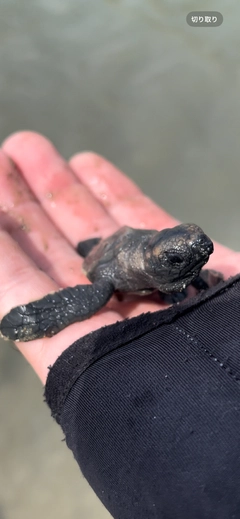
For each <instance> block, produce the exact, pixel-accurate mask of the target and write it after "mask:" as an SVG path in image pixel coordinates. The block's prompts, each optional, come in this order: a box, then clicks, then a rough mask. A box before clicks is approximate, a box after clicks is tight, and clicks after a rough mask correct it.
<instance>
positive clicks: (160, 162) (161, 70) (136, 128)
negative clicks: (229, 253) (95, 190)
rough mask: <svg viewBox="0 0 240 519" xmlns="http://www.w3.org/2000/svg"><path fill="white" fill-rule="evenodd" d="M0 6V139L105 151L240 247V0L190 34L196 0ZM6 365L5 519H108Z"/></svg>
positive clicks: (11, 358) (8, 354)
mask: <svg viewBox="0 0 240 519" xmlns="http://www.w3.org/2000/svg"><path fill="white" fill-rule="evenodd" d="M201 5H202V10H203V9H204V8H205V9H208V6H209V2H207V1H202V2H201ZM0 8H1V16H0V67H1V69H0V70H1V74H0V138H1V139H4V138H5V137H6V136H7V135H8V134H9V133H11V132H14V131H17V130H20V129H31V130H36V131H39V132H41V133H44V134H45V135H47V136H48V137H49V138H50V139H52V140H53V142H54V143H55V145H56V146H57V147H58V149H59V150H60V151H61V152H62V153H63V155H64V156H65V157H66V158H68V157H69V156H70V155H71V154H72V153H75V152H76V151H78V150H86V149H92V150H94V151H96V152H98V153H101V154H102V155H104V156H106V157H107V158H108V159H110V160H112V161H113V162H114V163H115V164H116V165H118V166H119V167H120V168H122V169H123V170H124V171H125V172H126V173H127V174H128V175H130V176H131V177H132V178H133V179H134V180H135V181H136V182H137V183H138V184H139V185H140V186H141V187H142V188H143V189H144V190H145V191H146V193H147V194H148V195H149V196H152V197H153V198H154V200H156V201H157V202H158V203H160V204H161V205H163V206H164V207H165V209H167V210H168V211H170V212H172V213H173V214H174V216H175V217H177V218H179V219H180V220H183V221H194V222H196V223H198V224H199V225H201V226H202V227H203V228H204V230H206V232H207V233H208V234H209V235H210V236H212V237H213V238H215V239H218V240H219V241H222V242H224V243H225V244H227V245H229V246H232V247H234V248H236V249H239V248H240V233H239V216H240V208H239V188H240V175H239V164H240V146H239V142H238V139H239V135H240V101H239V91H240V51H239V49H240V31H239V25H240V22H239V19H240V4H239V2H237V0H232V1H231V0H229V1H228V3H227V6H226V2H222V1H218V2H217V1H213V2H212V3H211V9H212V10H217V11H220V12H221V13H222V14H223V18H224V21H223V24H222V25H221V26H220V27H216V28H201V27H200V28H192V27H189V26H188V25H187V23H186V16H187V14H188V13H189V12H190V11H192V10H194V9H195V2H187V1H180V0H171V1H170V0H166V1H163V0H148V1H147V0H146V1H145V2H140V1H139V0H138V1H137V0H108V1H107V0H105V1H104V0H100V1H98V2H96V1H93V0H86V1H84V0H62V1H61V2H59V1H58V0H51V2H49V0H48V1H47V0H21V2H17V0H0ZM0 359H1V368H0V372H1V377H0V383H1V396H2V399H1V404H0V412H1V415H2V421H1V423H2V424H4V428H3V430H2V431H1V440H0V456H1V466H2V467H4V471H0V517H1V519H2V518H4V519H8V518H11V519H21V518H23V517H24V519H28V517H29V518H30V517H31V518H32V517H33V516H34V517H36V519H37V518H38V517H39V518H40V517H41V518H42V516H44V515H45V516H46V515H48V516H50V517H52V518H53V519H54V518H55V517H56V518H58V519H63V518H64V519H65V517H66V516H68V517H71V519H74V518H79V517H81V519H85V518H86V519H87V518H89V517H91V519H94V518H95V517H96V518H99V519H100V518H105V519H106V518H107V517H108V514H107V513H106V512H105V510H104V509H103V508H102V507H101V506H100V505H99V504H98V501H97V499H96V498H95V496H94V495H93V493H92V492H91V490H90V489H89V487H88V485H87V484H86V482H84V480H83V478H82V477H81V476H79V472H78V469H77V467H76V464H75V462H74V461H73V460H72V457H71V454H70V453H69V452H68V450H67V449H66V447H65V445H64V443H62V442H61V441H60V440H61V438H62V436H61V431H59V429H58V427H57V426H56V425H55V424H54V423H53V421H52V420H51V419H50V418H49V413H48V410H47V409H46V407H45V406H44V405H43V404H42V396H41V395H42V390H41V387H40V385H39V383H38V381H37V379H36V378H35V377H34V375H33V374H32V373H31V370H30V368H28V366H27V365H26V363H25V362H24V361H23V360H21V358H20V355H18V354H17V352H15V351H14V350H11V349H9V346H8V347H7V345H6V344H4V345H3V348H1V350H0ZM66 475H67V477H66ZM27 489H29V493H27ZM59 496H61V498H59ZM1 513H2V516H1Z"/></svg>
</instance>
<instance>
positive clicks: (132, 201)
mask: <svg viewBox="0 0 240 519" xmlns="http://www.w3.org/2000/svg"><path fill="white" fill-rule="evenodd" d="M69 164H70V166H71V168H72V170H73V171H74V172H75V174H76V176H77V177H78V178H79V179H80V180H81V182H82V184H84V185H85V186H86V187H87V188H88V189H89V190H90V191H91V193H92V194H93V195H94V196H95V198H96V199H97V200H98V201H99V202H101V204H102V205H103V206H104V207H105V208H106V209H107V211H108V212H109V214H110V215H111V217H112V218H114V220H116V221H117V222H118V224H119V225H129V222H131V226H132V227H138V228H154V229H157V230H160V229H162V228H165V227H169V226H170V227H173V226H174V225H177V224H178V223H179V222H178V221H177V220H176V219H175V218H173V217H172V216H170V215H169V214H168V213H167V212H166V211H164V210H163V209H161V208H160V207H159V206H158V205H157V204H155V203H154V202H153V201H152V200H150V198H148V197H147V196H145V195H144V194H143V193H142V191H141V190H140V189H139V188H138V187H137V186H136V184H134V182H132V180H130V179H129V178H128V177H127V176H126V175H124V174H123V173H121V172H120V171H119V170H118V169H117V168H116V167H115V166H113V165H112V164H111V163H110V162H108V161H107V160H105V159H104V158H103V157H101V156H100V155H96V154H95V153H90V152H87V153H80V154H77V155H74V156H73V157H72V158H71V159H70V161H69Z"/></svg>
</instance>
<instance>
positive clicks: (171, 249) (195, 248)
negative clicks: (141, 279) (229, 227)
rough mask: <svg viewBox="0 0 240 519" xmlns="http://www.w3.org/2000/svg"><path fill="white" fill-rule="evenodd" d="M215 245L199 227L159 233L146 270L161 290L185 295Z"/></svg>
mask: <svg viewBox="0 0 240 519" xmlns="http://www.w3.org/2000/svg"><path fill="white" fill-rule="evenodd" d="M212 252H213V243H212V241H211V240H210V238H208V236H207V235H206V234H205V233H204V232H203V230H202V229H201V228H200V227H198V226H197V225H195V224H181V225H177V226H176V227H173V228H172V229H164V230H163V231H160V232H158V233H156V234H155V235H154V236H153V237H152V239H151V240H150V242H149V243H148V246H147V247H146V250H145V256H144V261H145V270H146V272H147V273H148V275H151V276H152V278H153V280H154V283H155V285H156V286H154V288H158V290H160V291H162V292H164V293H169V292H175V291H177V292H178V291H182V290H184V289H185V288H186V286H187V285H189V284H190V283H191V282H192V281H193V280H194V279H195V278H196V277H197V276H198V275H199V272H200V270H201V268H202V267H203V265H205V263H207V261H208V259H209V256H210V254H212Z"/></svg>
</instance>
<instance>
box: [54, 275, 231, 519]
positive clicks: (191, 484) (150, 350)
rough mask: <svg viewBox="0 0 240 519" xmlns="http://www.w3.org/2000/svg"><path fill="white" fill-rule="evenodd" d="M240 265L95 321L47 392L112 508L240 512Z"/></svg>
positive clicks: (180, 516) (206, 518) (147, 518)
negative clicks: (219, 277)
mask: <svg viewBox="0 0 240 519" xmlns="http://www.w3.org/2000/svg"><path fill="white" fill-rule="evenodd" d="M239 323H240V276H236V277H235V278H232V279H230V280H228V281H227V282H225V283H221V284H220V285H219V286H217V287H215V288H213V289H209V290H207V291H206V292H205V293H202V294H200V295H198V296H197V297H195V298H193V299H191V300H189V301H187V302H184V303H181V304H179V305H175V306H173V307H171V308H169V309H167V310H165V311H162V312H155V313H152V314H150V313H149V314H143V315H140V316H138V317H136V318H133V319H129V320H125V321H123V322H119V323H116V324H115V325H112V326H107V327H104V328H101V329H100V330H97V331H95V332H93V333H91V334H89V335H87V336H85V337H83V338H82V339H80V340H78V341H76V342H75V343H74V344H72V346H70V347H69V348H68V349H67V350H66V351H65V352H64V353H63V354H62V355H61V356H60V357H59V358H58V360H57V361H56V363H55V364H54V366H53V367H52V368H51V369H50V372H49V376H48V379H47V383H46V388H45V398H46V401H47V403H48V405H49V406H50V408H51V412H52V415H53V417H54V418H55V419H56V420H57V422H58V423H59V424H60V425H61V427H62V429H63V431H64V434H65V437H66V442H67V445H68V447H69V448H70V449H71V450H72V452H73V455H74V457H75V459H76V461H77V463H78V464H79V467H80V468H81V471H82V472H83V475H84V476H85V477H86V479H87V480H88V482H89V483H90V485H91V486H92V488H93V489H94V491H95V492H96V494H97V495H98V497H99V498H100V500H101V501H102V502H103V504H104V505H105V507H106V508H107V509H108V510H109V512H110V513H111V514H112V516H113V517H114V518H115V519H188V518H189V519H238V518H240V362H239V361H240V324H239Z"/></svg>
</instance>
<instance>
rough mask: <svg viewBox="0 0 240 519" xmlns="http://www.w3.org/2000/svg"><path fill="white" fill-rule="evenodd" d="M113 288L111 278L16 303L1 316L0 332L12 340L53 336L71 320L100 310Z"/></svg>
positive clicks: (88, 315)
mask: <svg viewBox="0 0 240 519" xmlns="http://www.w3.org/2000/svg"><path fill="white" fill-rule="evenodd" d="M113 292H114V286H113V285H112V283H111V281H108V280H106V279H104V280H100V281H96V282H95V283H93V284H92V285H77V286H75V287H68V288H64V289H62V290H59V291H58V292H54V293H52V294H48V295H47V296H45V297H43V298H42V299H39V300H38V301H33V302H31V303H28V304H27V305H21V306H16V307H15V308H12V310H11V311H10V312H9V313H8V314H7V315H5V316H4V317H3V319H2V321H1V324H0V332H1V335H2V336H3V337H4V338H7V339H11V340H12V341H23V342H27V341H32V340H34V339H41V338H42V337H52V336H53V335H56V334H57V333H59V332H60V331H61V330H63V329H64V328H66V327H67V326H69V325H70V324H73V323H76V322H79V321H84V320H85V319H88V318H89V317H91V316H92V315H94V314H95V313H96V312H97V311H98V310H100V309H101V308H102V307H103V306H104V305H105V304H106V303H107V302H108V300H109V299H110V297H111V296H112V294H113Z"/></svg>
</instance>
